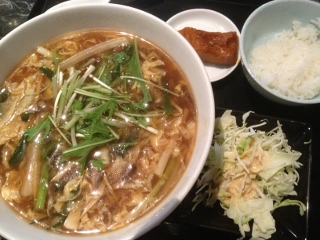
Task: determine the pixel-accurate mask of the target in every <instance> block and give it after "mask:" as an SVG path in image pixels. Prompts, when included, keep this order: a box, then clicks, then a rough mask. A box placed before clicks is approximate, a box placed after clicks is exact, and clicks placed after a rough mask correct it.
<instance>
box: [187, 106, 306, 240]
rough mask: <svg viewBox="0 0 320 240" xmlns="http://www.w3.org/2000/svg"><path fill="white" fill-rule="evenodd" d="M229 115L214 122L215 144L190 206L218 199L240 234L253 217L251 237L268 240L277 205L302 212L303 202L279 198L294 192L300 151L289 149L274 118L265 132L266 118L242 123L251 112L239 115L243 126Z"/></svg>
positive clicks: (227, 113)
mask: <svg viewBox="0 0 320 240" xmlns="http://www.w3.org/2000/svg"><path fill="white" fill-rule="evenodd" d="M231 113H232V111H231V110H227V111H225V112H224V113H223V115H222V116H221V117H220V118H217V119H216V121H215V136H214V142H213V145H212V146H211V149H210V153H209V156H208V158H207V161H206V164H205V167H204V169H203V172H202V174H201V175H200V178H199V179H198V182H197V186H198V187H199V190H198V191H197V192H196V197H195V198H194V202H195V205H194V208H193V209H195V207H196V206H197V205H198V204H199V203H201V202H204V203H205V205H206V206H210V207H212V206H213V205H214V203H215V202H216V201H217V200H219V201H220V205H221V207H222V208H223V209H224V211H225V215H226V216H228V217H229V218H231V219H233V221H234V223H235V224H237V225H238V226H239V231H240V233H241V235H242V238H244V237H245V232H250V222H251V221H252V230H251V231H252V233H251V235H252V238H251V239H268V238H270V237H271V235H272V234H273V233H274V232H276V227H275V220H274V218H273V217H272V212H273V211H274V210H275V209H276V208H279V207H283V206H288V205H297V206H298V207H299V210H300V214H301V215H303V214H304V212H305V211H306V206H305V205H304V204H303V203H302V202H300V201H297V200H290V199H284V197H286V196H289V195H291V196H293V195H297V193H296V191H295V190H294V186H295V185H297V184H298V182H299V174H298V172H297V169H298V168H300V167H301V166H302V164H301V163H299V162H298V159H299V157H300V156H301V153H300V152H298V151H294V150H291V147H290V146H289V145H288V140H287V139H286V137H285V134H284V132H283V131H282V128H281V124H280V123H279V121H278V122H277V127H275V128H274V129H272V130H271V131H269V132H265V131H261V130H258V127H260V126H262V125H265V124H267V121H261V122H260V123H259V124H257V125H252V126H247V123H246V120H247V118H248V117H249V115H250V113H251V112H247V113H245V114H243V116H242V126H238V125H237V122H236V117H235V116H233V115H231ZM242 238H241V239H242Z"/></svg>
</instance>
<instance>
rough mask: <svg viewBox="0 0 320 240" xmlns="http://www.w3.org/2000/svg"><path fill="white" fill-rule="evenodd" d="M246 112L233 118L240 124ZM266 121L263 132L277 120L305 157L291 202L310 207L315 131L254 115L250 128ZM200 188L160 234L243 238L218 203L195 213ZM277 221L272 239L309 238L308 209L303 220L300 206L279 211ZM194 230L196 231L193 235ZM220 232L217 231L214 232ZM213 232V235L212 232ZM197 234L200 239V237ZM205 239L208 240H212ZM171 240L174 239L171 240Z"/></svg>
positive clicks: (275, 212) (303, 124) (294, 122)
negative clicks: (312, 137)
mask: <svg viewBox="0 0 320 240" xmlns="http://www.w3.org/2000/svg"><path fill="white" fill-rule="evenodd" d="M224 111H225V109H219V108H218V109H217V112H216V113H217V117H218V116H221V115H222V113H223V112H224ZM243 113H244V112H240V111H232V114H233V115H235V116H236V117H237V120H239V123H238V125H239V124H240V121H241V117H242V114H243ZM263 119H266V120H267V121H268V124H267V125H266V126H263V127H261V128H259V129H261V130H265V131H269V130H271V129H273V127H275V126H276V123H277V120H279V121H280V123H281V124H282V129H283V131H284V133H285V134H286V138H287V139H288V141H289V145H290V146H291V147H292V149H293V150H297V151H299V152H301V153H302V156H301V157H300V159H299V162H300V163H302V164H303V166H302V167H301V168H300V169H298V173H299V175H300V181H299V184H298V185H297V186H295V190H296V192H297V194H298V195H297V196H291V197H289V198H290V199H294V200H299V201H302V202H303V203H304V204H305V205H306V206H308V202H309V185H310V166H311V159H312V156H311V144H307V143H310V140H311V127H310V126H309V125H308V124H305V123H301V122H296V121H290V120H286V119H281V118H273V117H268V116H264V115H259V114H251V115H250V116H249V118H248V119H247V122H248V125H252V124H255V123H258V122H260V121H261V120H263ZM196 191H197V188H196V186H194V187H193V188H192V190H191V191H190V192H189V194H188V195H187V196H186V198H185V199H184V200H183V202H182V203H181V204H180V205H179V206H178V208H177V209H176V210H175V211H174V212H173V213H172V214H171V215H170V216H169V217H168V218H167V219H166V220H165V221H164V222H163V223H162V224H161V225H160V226H159V227H158V231H160V229H161V231H166V234H167V235H168V236H170V235H171V236H172V237H174V238H172V239H183V238H184V237H188V239H196V238H197V236H193V235H194V232H197V234H199V235H198V236H200V235H201V234H208V235H210V234H211V237H214V239H236V238H238V237H240V233H239V229H238V226H237V225H236V224H234V223H233V220H231V219H229V218H228V217H227V216H224V211H223V209H222V208H221V207H220V204H219V203H218V202H217V203H216V204H215V205H214V206H213V208H210V207H205V206H204V204H202V203H200V204H199V205H198V206H197V207H196V209H195V210H194V211H192V208H193V206H194V203H193V202H192V200H193V198H194V196H195V192H196ZM272 215H273V217H274V219H275V221H276V229H277V231H276V232H275V233H274V234H273V235H272V238H271V239H274V240H275V239H279V240H280V239H281V240H286V239H288V240H291V239H306V238H307V235H308V209H307V211H306V212H305V214H304V215H303V216H301V215H300V214H299V208H298V207H297V206H287V207H283V208H278V209H276V210H275V211H274V212H273V214H272ZM190 229H193V230H192V231H191V230H190ZM212 230H216V231H214V232H213V231H212ZM210 231H211V232H210ZM197 234H196V235H197ZM250 237H251V235H250V233H248V234H247V235H246V239H250ZM209 238H210V237H208V238H204V239H209ZM169 239H171V238H170V237H169Z"/></svg>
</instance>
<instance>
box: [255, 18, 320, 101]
mask: <svg viewBox="0 0 320 240" xmlns="http://www.w3.org/2000/svg"><path fill="white" fill-rule="evenodd" d="M311 22H312V23H310V24H308V25H306V26H305V27H303V26H302V25H301V23H300V22H299V21H293V23H292V29H290V30H284V31H282V32H280V33H278V34H276V35H275V36H274V38H272V39H270V40H269V41H267V43H265V44H263V45H261V46H258V47H256V48H255V49H253V50H252V52H251V59H250V65H251V68H252V72H253V74H254V75H256V77H257V78H258V79H260V80H261V81H262V82H263V83H264V84H265V85H267V86H268V87H269V88H271V89H274V90H276V91H278V92H280V93H281V94H283V95H285V96H288V97H293V98H298V99H312V98H314V97H316V96H317V95H319V94H320V41H319V39H318V35H319V34H320V31H319V28H320V18H318V19H317V21H311Z"/></svg>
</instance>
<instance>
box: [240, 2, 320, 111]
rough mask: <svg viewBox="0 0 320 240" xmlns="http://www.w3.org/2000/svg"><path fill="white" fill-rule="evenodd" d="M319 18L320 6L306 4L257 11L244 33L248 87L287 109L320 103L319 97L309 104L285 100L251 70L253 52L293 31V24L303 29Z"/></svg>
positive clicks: (270, 5)
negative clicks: (295, 23)
mask: <svg viewBox="0 0 320 240" xmlns="http://www.w3.org/2000/svg"><path fill="white" fill-rule="evenodd" d="M319 17H320V4H319V3H317V2H313V1H307V0H277V1H271V2H268V3H266V4H264V5H262V6H260V7H259V8H257V9H256V10H255V11H254V12H253V13H252V14H251V15H250V16H249V17H248V19H247V20H246V22H245V23H244V25H243V28H242V30H241V37H240V54H241V63H242V67H243V70H244V74H245V76H246V78H247V79H248V81H249V83H250V84H251V85H252V87H253V88H255V89H256V90H257V91H258V92H259V93H260V94H262V95H263V96H264V97H266V98H268V99H269V100H272V101H274V102H278V103H281V104H286V105H306V104H315V103H320V95H318V96H317V97H315V98H314V99H310V100H299V99H296V98H292V97H287V96H284V95H282V94H280V93H278V92H276V91H274V90H272V89H270V88H269V87H267V86H266V85H264V84H262V83H261V81H259V80H257V78H256V76H255V75H254V74H253V72H252V70H251V69H250V66H249V57H250V52H251V51H252V49H253V48H255V47H257V46H259V45H261V44H264V43H265V42H266V41H267V40H268V39H270V38H272V37H273V36H274V34H275V33H279V32H281V31H282V30H284V29H290V28H291V27H292V21H293V20H298V21H300V22H301V23H302V25H306V24H308V23H310V20H315V19H316V18H319Z"/></svg>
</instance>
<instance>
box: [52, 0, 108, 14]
mask: <svg viewBox="0 0 320 240" xmlns="http://www.w3.org/2000/svg"><path fill="white" fill-rule="evenodd" d="M109 2H110V0H70V1H66V2H62V3H59V4H57V5H55V6H53V7H52V8H49V9H48V10H47V12H50V11H52V10H56V9H59V8H64V7H69V6H73V5H79V4H84V3H86V4H87V3H109Z"/></svg>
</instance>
